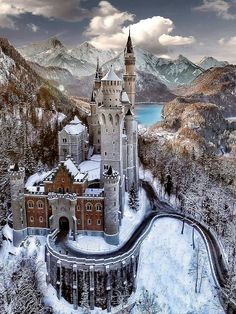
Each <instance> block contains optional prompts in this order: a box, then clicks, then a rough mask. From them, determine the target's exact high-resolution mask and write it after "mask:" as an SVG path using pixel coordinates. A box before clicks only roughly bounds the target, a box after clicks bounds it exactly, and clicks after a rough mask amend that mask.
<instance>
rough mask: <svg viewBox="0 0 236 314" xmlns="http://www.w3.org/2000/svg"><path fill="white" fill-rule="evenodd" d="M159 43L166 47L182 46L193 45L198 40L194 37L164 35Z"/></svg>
mask: <svg viewBox="0 0 236 314" xmlns="http://www.w3.org/2000/svg"><path fill="white" fill-rule="evenodd" d="M159 41H160V43H161V44H162V45H164V46H181V45H190V44H193V43H195V41H196V40H195V38H194V37H193V36H189V37H182V36H171V35H166V34H163V35H161V36H160V37H159Z"/></svg>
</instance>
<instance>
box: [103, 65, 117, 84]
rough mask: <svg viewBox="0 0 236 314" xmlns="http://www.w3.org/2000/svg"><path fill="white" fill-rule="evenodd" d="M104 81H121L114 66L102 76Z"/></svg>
mask: <svg viewBox="0 0 236 314" xmlns="http://www.w3.org/2000/svg"><path fill="white" fill-rule="evenodd" d="M102 81H121V79H120V78H119V77H118V76H117V75H116V73H115V71H114V70H113V68H112V66H111V68H110V70H109V71H108V72H107V74H106V75H105V76H104V77H103V78H102Z"/></svg>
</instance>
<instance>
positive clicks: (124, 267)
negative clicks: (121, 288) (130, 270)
mask: <svg viewBox="0 0 236 314" xmlns="http://www.w3.org/2000/svg"><path fill="white" fill-rule="evenodd" d="M121 271H122V283H123V284H126V283H127V276H126V263H125V261H123V262H122V267H121Z"/></svg>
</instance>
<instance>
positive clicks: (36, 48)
mask: <svg viewBox="0 0 236 314" xmlns="http://www.w3.org/2000/svg"><path fill="white" fill-rule="evenodd" d="M19 52H20V53H21V54H22V55H23V56H24V57H25V58H26V59H27V60H29V61H31V62H35V63H38V64H39V65H41V66H46V67H49V66H53V67H60V68H64V69H66V70H68V71H70V73H71V74H72V75H74V76H77V77H81V76H85V75H89V74H92V73H94V71H95V65H94V64H91V63H89V62H88V61H86V60H82V59H81V60H80V59H77V58H75V57H73V56H72V55H71V54H69V53H68V50H67V48H66V47H65V46H64V45H63V44H62V43H61V42H60V41H59V40H58V39H57V38H50V39H48V40H47V41H44V42H41V43H35V44H30V45H28V46H24V47H22V48H19Z"/></svg>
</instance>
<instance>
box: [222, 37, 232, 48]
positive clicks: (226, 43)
mask: <svg viewBox="0 0 236 314" xmlns="http://www.w3.org/2000/svg"><path fill="white" fill-rule="evenodd" d="M218 43H219V45H220V46H224V47H228V48H235V47H236V36H233V37H230V38H229V39H226V38H221V39H219V41H218Z"/></svg>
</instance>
